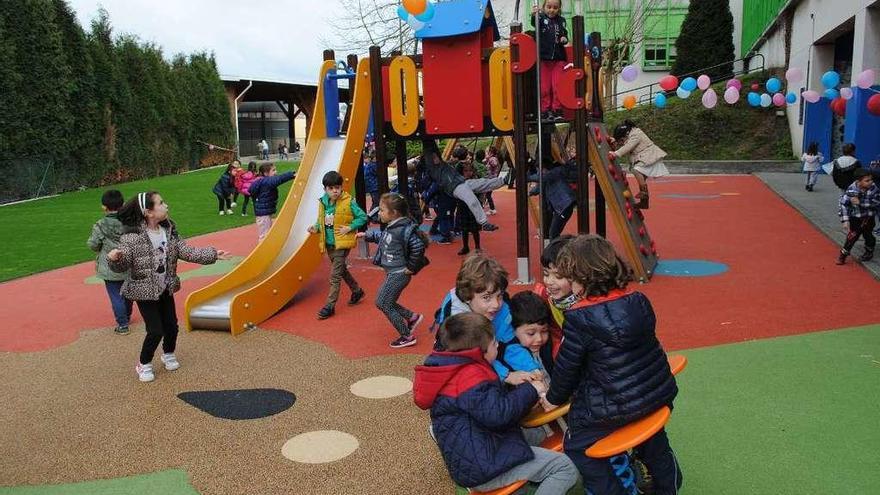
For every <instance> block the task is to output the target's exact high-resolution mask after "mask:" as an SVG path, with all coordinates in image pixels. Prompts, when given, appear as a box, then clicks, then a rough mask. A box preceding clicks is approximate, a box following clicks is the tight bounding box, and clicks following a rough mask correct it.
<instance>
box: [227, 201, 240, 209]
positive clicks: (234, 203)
mask: <svg viewBox="0 0 880 495" xmlns="http://www.w3.org/2000/svg"><path fill="white" fill-rule="evenodd" d="M236 206H238V204H236V202H235V201H233V202H232V204H231V205H229V207H230V208H235V207H236Z"/></svg>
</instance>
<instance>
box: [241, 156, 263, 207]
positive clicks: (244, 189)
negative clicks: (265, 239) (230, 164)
mask: <svg viewBox="0 0 880 495" xmlns="http://www.w3.org/2000/svg"><path fill="white" fill-rule="evenodd" d="M257 174H258V172H257V162H255V161H251V162H250V163H248V168H247V170H246V171H244V172H241V173H240V174H238V175H236V176H235V189H236V190H237V191H238V192H240V193H241V194H242V195H243V196H244V200H243V201H242V202H241V216H243V217H246V216H247V207H248V202H250V200H251V191H250V188H251V184H253V183H254V181H256V180H257V177H259V175H257Z"/></svg>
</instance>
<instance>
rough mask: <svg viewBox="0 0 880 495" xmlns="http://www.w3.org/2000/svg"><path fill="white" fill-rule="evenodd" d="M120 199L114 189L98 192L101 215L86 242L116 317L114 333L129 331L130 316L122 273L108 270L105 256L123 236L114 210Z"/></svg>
mask: <svg viewBox="0 0 880 495" xmlns="http://www.w3.org/2000/svg"><path fill="white" fill-rule="evenodd" d="M123 202H124V201H123V198H122V193H121V192H119V191H117V190H116V189H108V190H107V191H104V194H103V195H102V196H101V209H102V210H104V217H103V218H101V219H100V220H98V221H97V222H95V225H94V226H92V234H91V235H90V236H89V240H88V241H87V242H86V243H87V244H88V246H89V249H91V250H92V251H95V252H97V253H98V256H97V258H96V259H95V268H96V270H95V271H96V273H97V275H98V278H99V279H101V280H103V281H104V287H105V288H106V289H107V295H108V296H109V297H110V306H111V307H112V308H113V316H114V317H115V318H116V328H115V329H114V330H113V332H114V333H116V335H128V322H129V320H130V319H131V301H130V300H129V299H126V298H125V297H123V295H122V283H123V281H125V274H124V273H117V272H114V271H113V270H111V269H110V265H109V264H108V260H107V253H109V252H110V251H111V250H112V249H114V248H116V246H118V245H119V238H120V236H122V222H120V221H119V218H118V216H117V212H118V211H119V208H121V207H122V203H123Z"/></svg>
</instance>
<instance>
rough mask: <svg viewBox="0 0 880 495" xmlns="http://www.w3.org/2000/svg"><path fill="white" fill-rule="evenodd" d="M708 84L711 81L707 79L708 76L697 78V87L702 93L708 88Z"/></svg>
mask: <svg viewBox="0 0 880 495" xmlns="http://www.w3.org/2000/svg"><path fill="white" fill-rule="evenodd" d="M710 84H712V80H711V79H709V76H707V75H706V74H703V75H702V76H700V77H698V78H697V87H698V88H700V89H702V90H703V91H706V88H708V87H709V85H710Z"/></svg>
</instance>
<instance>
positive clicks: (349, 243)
mask: <svg viewBox="0 0 880 495" xmlns="http://www.w3.org/2000/svg"><path fill="white" fill-rule="evenodd" d="M342 181H343V179H342V176H341V175H339V172H334V171H331V172H327V173H326V174H324V178H323V179H322V181H321V183H322V184H323V185H324V195H323V196H321V198H320V199H319V200H318V221H317V222H315V224H314V225H311V226H309V232H310V233H312V234H320V235H321V242H320V248H319V249H320V250H321V252H322V253H323V252H324V251H325V250H326V251H327V257H328V258H330V266H331V268H330V294H328V295H327V302H326V304H324V307H322V308H321V310H320V311H318V319H319V320H326V319H327V318H330V317H331V316H333V315H334V314H335V313H336V301H337V299H339V281H340V280H345V283H346V285H348V288H349V289H351V299H349V301H348V305H349V306H353V305H355V304H357V303H359V302H361V299H363V298H364V296H365V295H366V293H365V292H364V290H363V289H361V287H360V286H359V285H358V283H357V280H355V279H354V277H353V276H352V275H351V272H349V271H348V266H346V264H345V261H346V259H347V258H348V251H349V250H350V249H351V248H353V247H354V245H355V242H356V239H357V237H356V236H357V230H358V229H359V228H361V227H362V226H364V225H366V223H367V214H366V213H364V210H362V209H361V207H360V206H358V204H357V203H356V202H355V201H354V198H352V197H351V195H350V194H348V193H347V192H344V191H343V190H342Z"/></svg>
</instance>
